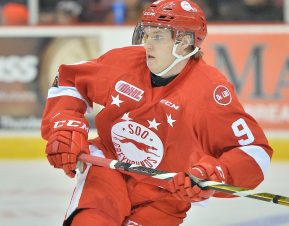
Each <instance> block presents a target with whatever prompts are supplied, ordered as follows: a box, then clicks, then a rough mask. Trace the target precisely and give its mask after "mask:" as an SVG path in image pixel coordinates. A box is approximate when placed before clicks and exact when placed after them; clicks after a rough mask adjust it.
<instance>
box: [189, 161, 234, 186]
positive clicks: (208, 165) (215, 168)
mask: <svg viewBox="0 0 289 226" xmlns="http://www.w3.org/2000/svg"><path fill="white" fill-rule="evenodd" d="M196 169H198V170H199V171H200V172H202V174H203V175H204V173H206V175H205V177H206V178H207V179H209V180H214V181H219V182H224V183H227V182H228V177H229V175H228V169H227V167H226V166H225V165H224V164H223V163H221V162H220V161H219V160H218V159H216V158H214V157H212V156H208V155H207V156H204V157H202V158H201V159H200V161H199V162H198V163H196V164H194V165H193V166H192V167H191V169H190V173H192V174H196ZM204 171H205V172H204Z"/></svg>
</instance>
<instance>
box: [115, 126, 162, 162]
mask: <svg viewBox="0 0 289 226" xmlns="http://www.w3.org/2000/svg"><path fill="white" fill-rule="evenodd" d="M111 138H112V143H113V145H114V149H115V151H116V154H117V156H118V160H119V161H122V162H128V163H132V164H137V165H142V166H145V167H149V168H156V167H157V166H158V165H159V164H160V162H161V160H162V158H163V154H164V147H163V143H162V141H161V139H160V138H159V137H158V136H157V135H156V134H155V133H154V132H153V131H151V130H150V129H148V128H146V127H145V126H143V125H141V124H138V123H136V122H133V121H124V122H119V123H117V124H115V125H114V126H113V127H112V128H111Z"/></svg>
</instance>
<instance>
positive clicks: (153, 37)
mask: <svg viewBox="0 0 289 226" xmlns="http://www.w3.org/2000/svg"><path fill="white" fill-rule="evenodd" d="M143 41H144V47H145V49H146V61H147V66H148V68H149V69H150V71H151V72H152V73H159V72H161V71H163V70H165V69H166V68H167V67H168V66H169V65H171V64H172V62H173V61H174V59H175V57H174V56H173V55H172V49H173V46H174V40H173V39H172V32H171V30H169V29H165V28H157V27H146V28H144V40H143Z"/></svg>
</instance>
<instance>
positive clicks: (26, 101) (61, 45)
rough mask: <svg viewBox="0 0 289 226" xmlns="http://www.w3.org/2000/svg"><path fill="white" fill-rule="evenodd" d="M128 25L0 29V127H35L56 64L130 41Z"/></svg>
mask: <svg viewBox="0 0 289 226" xmlns="http://www.w3.org/2000/svg"><path fill="white" fill-rule="evenodd" d="M132 32H133V28H131V27H127V28H124V27H114V28H112V27H73V28H71V27H66V28H64V27H47V28H43V27H39V28H37V27H35V28H28V27H27V28H24V27H21V28H20V27H19V28H14V27H10V28H4V27H3V28H0V132H13V131H16V132H25V131H26V132H29V131H39V128H40V122H41V115H42V111H43V108H44V103H45V100H46V96H47V90H48V88H49V87H50V86H51V84H52V81H53V78H54V76H55V75H56V73H57V68H58V67H59V65H60V64H63V63H64V64H66V63H75V62H79V61H82V60H87V59H92V58H96V57H98V56H99V55H100V54H101V53H104V52H106V51H108V50H110V49H111V48H116V47H121V46H125V45H127V44H130V34H131V33H132Z"/></svg>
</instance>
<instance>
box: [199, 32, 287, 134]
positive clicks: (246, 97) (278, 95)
mask: <svg viewBox="0 0 289 226" xmlns="http://www.w3.org/2000/svg"><path fill="white" fill-rule="evenodd" d="M203 52H204V53H205V60H206V61H207V63H209V64H211V65H215V66H216V67H217V68H219V69H220V70H221V71H222V72H223V73H224V74H225V76H226V77H227V78H228V79H229V80H230V81H231V83H232V84H233V85H234V87H235V90H236V92H237V94H238V95H239V99H240V101H241V102H242V104H243V106H244V108H245V109H246V111H247V112H248V113H250V114H251V115H253V116H254V118H255V119H256V120H257V121H258V122H259V123H260V124H261V126H262V127H263V128H264V129H265V130H275V131H276V130H278V131H285V130H286V131H288V130H289V32H287V33H286V34H284V33H275V34H272V33H271V34H262V33H256V34H252V33H248V34H246V32H244V33H243V34H242V33H240V32H239V33H238V34H236V33H235V34H230V33H229V32H228V33H226V34H210V33H209V34H208V36H207V39H206V40H205V41H204V44H203Z"/></svg>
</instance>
